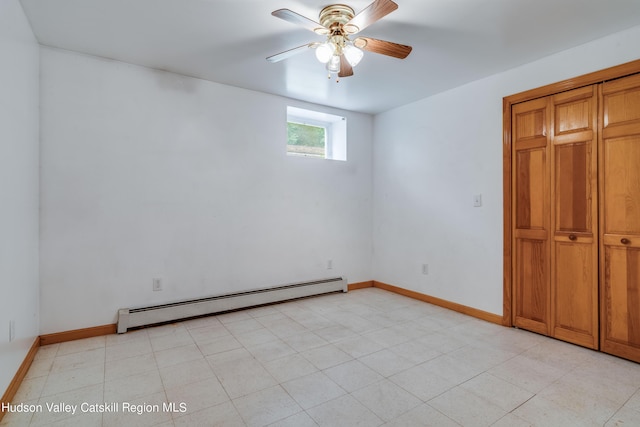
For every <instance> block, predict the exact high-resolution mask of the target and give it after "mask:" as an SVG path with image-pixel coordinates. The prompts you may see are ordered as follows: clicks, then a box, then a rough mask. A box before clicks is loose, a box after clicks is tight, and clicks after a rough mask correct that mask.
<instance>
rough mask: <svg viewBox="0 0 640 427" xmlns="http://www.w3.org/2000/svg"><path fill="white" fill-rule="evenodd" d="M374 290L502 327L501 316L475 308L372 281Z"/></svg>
mask: <svg viewBox="0 0 640 427" xmlns="http://www.w3.org/2000/svg"><path fill="white" fill-rule="evenodd" d="M373 287H374V288H380V289H384V290H385V291H389V292H394V293H396V294H400V295H404V296H406V297H409V298H413V299H417V300H420V301H424V302H428V303H429V304H433V305H437V306H439V307H442V308H446V309H449V310H453V311H457V312H458V313H462V314H466V315H469V316H472V317H475V318H477V319H481V320H485V321H487V322H491V323H496V324H498V325H501V326H502V324H503V323H502V316H500V315H497V314H493V313H489V312H487V311H483V310H478V309H477V308H473V307H468V306H466V305H462V304H458V303H456V302H451V301H447V300H444V299H440V298H436V297H432V296H430V295H426V294H421V293H420V292H415V291H410V290H408V289H404V288H399V287H397V286H393V285H389V284H387V283H382V282H378V281H375V280H374V281H373Z"/></svg>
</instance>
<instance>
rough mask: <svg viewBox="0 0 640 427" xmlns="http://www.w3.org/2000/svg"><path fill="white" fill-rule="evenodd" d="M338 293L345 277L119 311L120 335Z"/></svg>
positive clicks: (345, 284) (345, 282)
mask: <svg viewBox="0 0 640 427" xmlns="http://www.w3.org/2000/svg"><path fill="white" fill-rule="evenodd" d="M339 291H342V292H347V280H346V279H345V278H343V277H333V278H329V279H321V280H314V281H311V282H302V283H292V284H288V285H282V286H276V287H271V288H263V289H254V290H251V291H245V292H237V293H232V294H226V295H218V296H213V297H207V298H200V299H193V300H188V301H180V302H174V303H169V304H161V305H154V306H150V307H138V308H121V309H120V310H118V333H119V334H123V333H125V332H127V329H131V328H135V327H139V326H149V325H155V324H158V323H165V322H171V321H175V320H181V319H188V318H191V317H198V316H205V315H209V314H215V313H222V312H225V311H231V310H238V309H242V308H249V307H255V306H259V305H264V304H271V303H275V302H282V301H288V300H292V299H297V298H304V297H309V296H314V295H322V294H327V293H331V292H339Z"/></svg>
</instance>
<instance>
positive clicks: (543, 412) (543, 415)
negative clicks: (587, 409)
mask: <svg viewBox="0 0 640 427" xmlns="http://www.w3.org/2000/svg"><path fill="white" fill-rule="evenodd" d="M512 414H513V415H515V416H517V417H519V418H521V419H523V420H525V421H527V422H529V423H531V424H532V425H535V426H576V427H578V426H580V427H595V426H602V424H598V423H597V422H595V421H591V420H588V419H585V418H583V417H581V416H580V415H579V414H577V413H575V412H573V411H572V410H570V409H568V408H565V407H564V406H562V405H560V404H558V403H555V402H552V401H550V400H547V399H544V398H542V397H539V396H534V397H533V398H531V399H529V400H528V401H527V402H525V403H524V404H523V405H521V406H519V407H518V408H516V409H514V410H513V412H512Z"/></svg>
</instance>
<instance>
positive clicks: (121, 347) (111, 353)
mask: <svg viewBox="0 0 640 427" xmlns="http://www.w3.org/2000/svg"><path fill="white" fill-rule="evenodd" d="M152 352H153V349H152V348H151V342H150V341H149V340H140V341H129V342H124V343H122V344H115V345H110V346H107V348H106V361H107V362H110V361H113V360H120V359H127V358H129V357H133V356H140V355H143V354H150V353H152Z"/></svg>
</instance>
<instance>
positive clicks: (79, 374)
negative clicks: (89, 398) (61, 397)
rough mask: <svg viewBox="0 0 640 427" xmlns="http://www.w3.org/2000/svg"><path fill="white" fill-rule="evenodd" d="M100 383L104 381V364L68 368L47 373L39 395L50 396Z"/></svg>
mask: <svg viewBox="0 0 640 427" xmlns="http://www.w3.org/2000/svg"><path fill="white" fill-rule="evenodd" d="M102 383H104V364H102V365H93V366H88V367H84V368H78V369H70V370H66V371H62V372H56V373H51V374H49V376H48V377H47V382H46V383H45V385H44V387H43V388H42V392H41V393H40V395H41V396H43V397H44V396H51V395H54V394H59V393H64V392H67V391H71V390H76V389H79V388H84V387H87V386H90V385H95V384H102Z"/></svg>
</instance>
